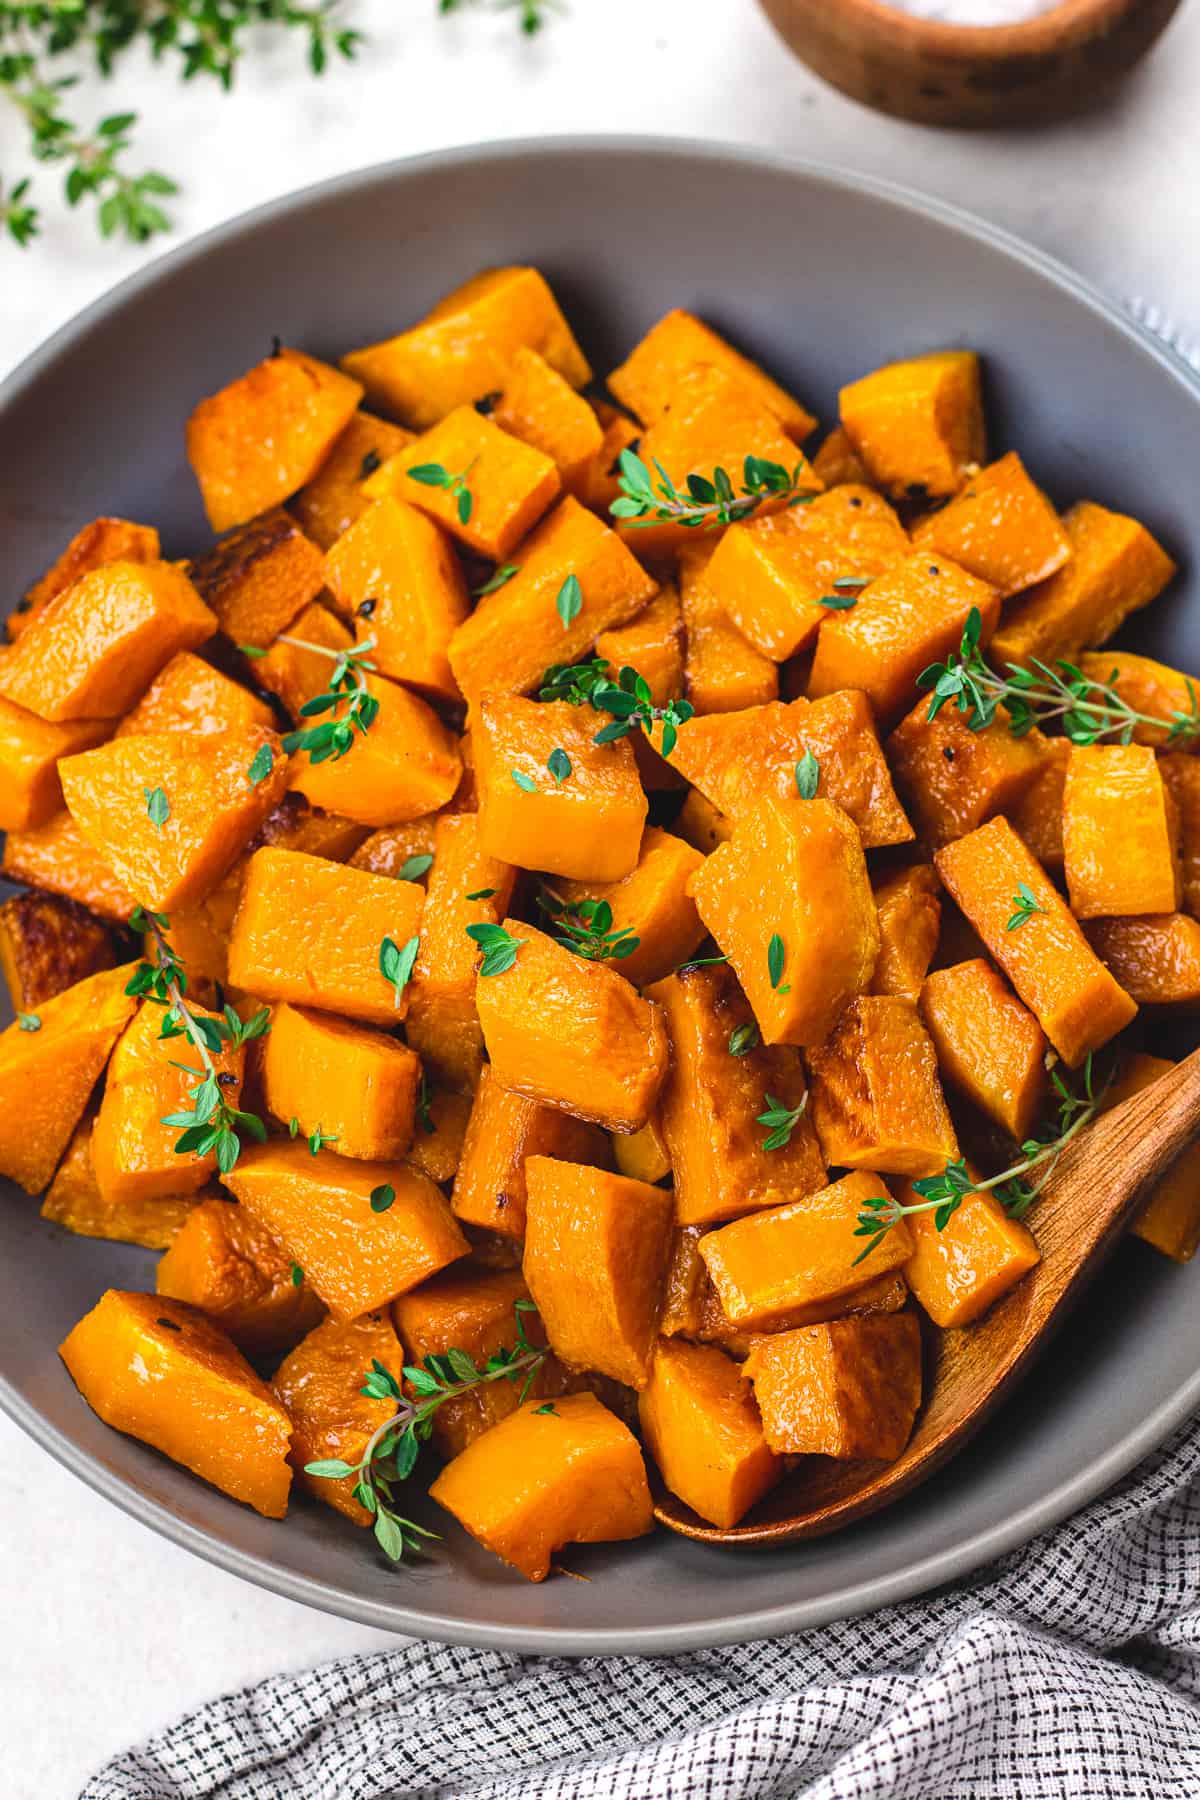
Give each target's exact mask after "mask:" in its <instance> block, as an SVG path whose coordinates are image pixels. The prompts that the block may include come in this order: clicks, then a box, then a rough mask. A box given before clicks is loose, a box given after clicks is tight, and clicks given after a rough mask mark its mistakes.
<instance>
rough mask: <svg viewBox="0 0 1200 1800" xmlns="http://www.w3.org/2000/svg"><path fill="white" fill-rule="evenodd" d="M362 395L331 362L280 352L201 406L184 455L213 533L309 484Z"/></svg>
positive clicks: (192, 422) (191, 421)
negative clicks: (190, 466) (190, 467)
mask: <svg viewBox="0 0 1200 1800" xmlns="http://www.w3.org/2000/svg"><path fill="white" fill-rule="evenodd" d="M362 392H363V391H362V388H361V387H360V386H359V384H358V382H357V381H351V380H350V379H349V378H348V377H347V376H345V375H343V374H341V373H340V372H339V371H338V370H337V369H333V368H331V367H330V366H329V364H328V363H323V362H318V361H317V359H316V358H315V357H312V356H305V355H304V353H303V351H300V350H288V349H281V350H280V351H279V354H278V355H277V356H269V357H268V358H267V359H266V360H265V361H264V362H260V363H257V364H256V365H255V366H254V368H252V369H250V370H248V371H247V373H246V374H245V375H240V376H239V377H238V379H237V380H236V381H231V382H230V383H229V385H228V386H227V387H223V388H222V389H221V390H220V391H219V393H216V394H210V395H209V396H208V398H207V399H205V400H201V402H200V404H199V405H198V406H197V407H196V409H195V411H194V412H193V413H192V416H191V418H190V419H189V420H188V422H187V455H188V461H189V462H190V463H191V465H192V472H193V474H194V475H195V477H196V480H197V482H198V483H199V486H200V493H201V497H202V498H203V501H204V510H205V511H206V512H207V514H208V518H209V523H210V524H211V526H212V528H213V530H214V531H228V530H229V528H230V526H231V525H242V524H244V523H245V521H246V520H247V519H252V518H253V517H254V516H255V514H256V513H261V512H265V511H266V509H267V508H268V507H269V506H278V505H279V503H280V501H281V500H286V499H287V498H288V497H289V495H291V494H294V493H295V492H296V490H297V488H302V487H303V486H304V484H305V483H306V482H308V481H311V480H312V478H313V476H314V475H315V474H316V473H317V471H318V469H319V468H320V467H321V464H322V463H323V462H324V461H325V458H326V457H327V456H328V454H329V452H330V450H331V449H332V448H333V446H334V444H335V443H336V442H337V440H338V438H339V436H340V435H341V433H342V432H343V431H344V430H345V428H346V426H347V425H348V424H349V422H350V420H351V418H352V416H353V414H354V412H355V410H356V408H357V406H358V403H359V401H360V400H361V399H362Z"/></svg>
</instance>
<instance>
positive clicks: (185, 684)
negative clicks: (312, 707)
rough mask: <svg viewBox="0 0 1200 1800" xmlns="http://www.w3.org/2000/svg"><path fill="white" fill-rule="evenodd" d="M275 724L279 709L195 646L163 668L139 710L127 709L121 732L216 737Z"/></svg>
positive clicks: (143, 698) (128, 735)
mask: <svg viewBox="0 0 1200 1800" xmlns="http://www.w3.org/2000/svg"><path fill="white" fill-rule="evenodd" d="M274 723H275V714H274V712H273V710H272V709H271V707H269V706H268V705H267V703H266V701H265V700H260V699H259V698H258V697H257V695H255V694H252V693H251V692H250V690H249V689H248V688H244V687H242V686H241V685H240V684H239V683H238V682H236V681H231V680H230V678H229V676H228V675H222V673H221V671H220V670H219V669H214V668H213V666H212V664H211V663H206V662H205V661H204V659H203V658H202V657H199V656H195V655H194V654H193V653H192V651H190V650H181V651H180V652H179V654H178V656H173V657H172V658H171V660H170V662H169V663H168V664H167V665H166V667H165V668H164V669H160V671H159V673H158V674H157V675H156V676H155V678H154V680H153V681H152V682H151V683H150V686H149V687H148V688H147V689H146V692H145V693H144V694H143V695H142V697H141V699H140V700H139V701H138V703H137V705H136V706H135V707H134V709H133V711H132V712H130V713H126V715H125V717H124V718H123V719H122V720H121V723H120V724H119V725H118V726H117V730H116V735H117V737H132V736H140V735H143V734H144V733H146V732H154V731H182V732H191V733H194V734H195V735H197V736H199V737H212V736H214V735H215V734H216V733H217V732H222V731H248V730H251V729H253V728H254V727H256V726H257V727H259V728H262V727H266V728H267V729H270V727H271V726H272V725H274ZM80 747H81V748H82V746H80Z"/></svg>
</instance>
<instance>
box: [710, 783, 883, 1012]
mask: <svg viewBox="0 0 1200 1800" xmlns="http://www.w3.org/2000/svg"><path fill="white" fill-rule="evenodd" d="M689 886H690V892H691V895H692V898H693V899H694V900H695V902H696V906H697V909H698V911H699V913H700V917H701V918H702V919H703V920H704V923H705V924H706V925H707V926H708V929H709V930H710V931H711V932H712V935H713V937H714V938H715V939H716V940H717V944H718V946H719V948H720V949H721V950H723V951H724V953H725V955H726V956H727V957H728V958H729V961H730V963H731V964H732V966H733V969H734V971H735V973H736V975H737V978H738V980H739V981H740V982H741V984H742V987H743V988H744V989H745V992H746V997H747V999H748V1000H749V1002H750V1004H751V1006H752V1007H753V1009H754V1016H755V1018H756V1019H757V1020H758V1025H759V1029H760V1031H761V1032H762V1035H763V1038H764V1040H765V1041H766V1042H767V1043H768V1044H781V1043H782V1044H802V1045H807V1044H819V1043H821V1042H822V1041H823V1039H825V1038H826V1037H827V1036H828V1035H829V1031H830V1028H831V1027H832V1025H833V1022H834V1020H835V1019H836V1017H837V1015H838V1013H839V1012H840V1011H841V1010H842V1008H843V1006H845V1004H846V1002H847V1001H848V1000H850V999H851V998H852V997H853V995H855V994H860V993H862V991H863V990H864V989H865V988H866V987H868V986H869V984H870V981H871V976H872V974H873V973H874V969H875V963H876V960H877V958H878V956H879V922H878V916H877V914H876V911H875V901H874V897H873V896H872V893H871V883H870V880H869V878H868V875H867V864H866V859H865V857H864V856H863V850H862V840H861V839H860V837H859V835H858V831H857V829H856V827H855V826H854V825H853V824H852V822H851V821H850V819H848V818H847V816H846V814H845V813H844V812H842V810H841V808H840V807H837V806H834V805H832V804H831V802H830V801H828V800H801V799H799V798H796V799H795V800H791V801H786V800H778V799H776V798H775V797H774V796H773V795H764V796H763V798H762V799H761V800H760V801H759V803H758V805H757V807H755V808H753V809H752V810H750V811H747V812H746V813H744V814H743V815H742V817H741V818H740V819H738V820H737V822H736V823H735V825H734V828H733V836H732V837H731V838H730V840H729V842H728V843H727V844H722V845H720V847H719V848H718V849H716V850H714V851H713V853H712V855H711V856H710V857H708V858H707V860H706V861H705V863H704V864H703V866H702V867H701V868H700V869H698V870H697V871H696V873H695V874H694V875H693V876H692V879H691V882H690V884H689Z"/></svg>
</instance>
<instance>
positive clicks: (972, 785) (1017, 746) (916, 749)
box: [886, 698, 1046, 850]
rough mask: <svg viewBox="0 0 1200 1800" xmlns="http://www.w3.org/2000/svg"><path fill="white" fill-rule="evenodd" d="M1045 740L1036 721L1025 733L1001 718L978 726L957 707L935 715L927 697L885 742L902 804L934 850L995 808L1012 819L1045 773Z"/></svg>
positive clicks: (972, 826) (979, 823) (987, 816)
mask: <svg viewBox="0 0 1200 1800" xmlns="http://www.w3.org/2000/svg"><path fill="white" fill-rule="evenodd" d="M1045 747H1046V739H1045V738H1044V737H1043V736H1042V734H1041V732H1040V731H1039V730H1038V729H1037V727H1036V726H1034V728H1033V729H1032V730H1031V731H1029V732H1028V733H1026V735H1025V736H1024V737H1014V736H1013V734H1012V732H1011V731H1009V729H1008V726H1007V724H1005V723H1003V722H1001V721H1000V720H993V721H992V723H991V724H990V725H985V726H984V728H983V730H982V731H972V730H971V728H970V726H969V725H968V724H967V722H966V720H965V719H964V718H963V715H962V714H961V713H960V712H958V711H957V710H956V709H955V708H954V707H952V706H943V707H942V709H941V711H940V712H939V713H938V714H937V716H936V718H933V719H931V718H930V717H929V700H928V698H922V699H921V700H919V701H918V702H917V704H916V706H914V707H913V709H912V711H911V712H910V713H907V714H906V715H905V716H904V718H903V719H902V720H901V721H900V723H899V725H897V727H896V729H895V731H893V733H892V735H891V737H890V738H889V739H888V741H887V746H886V748H887V758H888V762H889V764H890V766H891V770H892V775H893V777H894V779H895V782H896V786H897V787H898V788H899V790H900V794H901V797H902V799H903V801H904V804H905V806H906V807H907V808H908V811H909V814H910V815H911V817H912V819H913V821H914V823H915V824H916V827H917V831H918V832H919V834H920V836H921V840H922V842H923V843H926V844H928V845H930V846H931V848H933V849H935V850H936V849H940V848H941V846H942V845H943V844H949V843H950V842H952V841H953V839H954V838H957V837H965V836H966V834H967V832H968V831H974V829H975V827H976V826H977V825H982V824H983V823H984V822H985V820H987V819H990V818H993V817H994V816H995V814H996V813H1005V814H1006V815H1008V816H1009V817H1010V818H1011V817H1012V815H1013V813H1014V811H1015V809H1016V808H1018V807H1019V806H1020V804H1021V802H1022V800H1024V798H1025V796H1026V795H1027V794H1028V793H1029V791H1030V789H1031V788H1032V787H1033V786H1034V784H1035V783H1036V782H1037V780H1038V778H1039V776H1040V775H1041V773H1042V768H1043V765H1044V760H1045Z"/></svg>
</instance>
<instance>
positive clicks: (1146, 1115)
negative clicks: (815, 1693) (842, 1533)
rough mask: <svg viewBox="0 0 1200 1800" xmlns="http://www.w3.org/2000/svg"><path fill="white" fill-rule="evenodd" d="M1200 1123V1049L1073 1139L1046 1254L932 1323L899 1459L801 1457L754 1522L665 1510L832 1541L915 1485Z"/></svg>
mask: <svg viewBox="0 0 1200 1800" xmlns="http://www.w3.org/2000/svg"><path fill="white" fill-rule="evenodd" d="M1198 1131H1200V1050H1196V1051H1193V1053H1192V1054H1191V1056H1189V1057H1187V1058H1186V1060H1185V1061H1183V1062H1181V1063H1179V1064H1178V1065H1177V1066H1176V1067H1175V1068H1174V1069H1172V1070H1171V1072H1170V1073H1169V1074H1167V1075H1164V1076H1162V1077H1161V1079H1160V1080H1158V1081H1156V1082H1154V1083H1153V1085H1152V1086H1150V1087H1147V1088H1144V1089H1143V1090H1142V1092H1141V1093H1139V1094H1135V1095H1134V1096H1133V1097H1132V1098H1131V1099H1129V1100H1126V1101H1125V1102H1124V1104H1123V1105H1121V1106H1117V1107H1114V1108H1113V1109H1112V1111H1111V1112H1107V1113H1104V1114H1103V1115H1102V1116H1101V1117H1100V1118H1098V1119H1096V1120H1095V1121H1094V1122H1093V1123H1092V1124H1091V1125H1089V1126H1087V1127H1086V1128H1085V1129H1084V1130H1083V1131H1081V1132H1080V1134H1079V1137H1078V1138H1076V1139H1075V1141H1074V1142H1073V1143H1071V1144H1070V1145H1068V1147H1067V1149H1066V1150H1065V1151H1064V1152H1063V1155H1062V1158H1061V1160H1060V1162H1059V1163H1058V1166H1057V1167H1056V1169H1055V1171H1054V1175H1053V1177H1052V1179H1051V1180H1050V1181H1049V1182H1048V1183H1047V1185H1046V1187H1045V1189H1044V1190H1043V1192H1042V1195H1041V1197H1040V1199H1039V1200H1038V1203H1037V1214H1036V1232H1037V1240H1038V1246H1039V1248H1040V1250H1041V1252H1042V1260H1041V1262H1040V1263H1039V1264H1038V1265H1037V1267H1036V1268H1035V1269H1032V1270H1031V1271H1030V1273H1029V1274H1028V1275H1027V1276H1026V1277H1025V1279H1024V1280H1023V1281H1021V1282H1019V1283H1018V1285H1017V1286H1016V1287H1015V1288H1014V1289H1013V1290H1012V1292H1011V1293H1009V1294H1008V1295H1007V1296H1006V1297H1005V1298H1004V1299H1003V1300H1002V1301H1001V1302H1000V1303H999V1305H997V1306H995V1307H994V1308H993V1309H992V1311H991V1312H989V1313H987V1314H986V1315H985V1316H984V1317H983V1318H982V1319H980V1320H979V1321H978V1322H977V1323H976V1324H974V1325H969V1326H966V1327H961V1328H958V1329H956V1330H953V1331H936V1330H931V1331H930V1333H929V1336H928V1339H927V1346H926V1348H927V1355H926V1366H925V1393H926V1395H927V1396H928V1398H927V1401H926V1404H925V1407H924V1409H923V1411H922V1413H921V1416H920V1418H919V1419H918V1421H917V1426H916V1429H915V1431H914V1432H913V1435H912V1438H911V1439H910V1440H909V1444H908V1447H907V1449H906V1450H905V1451H904V1454H903V1455H902V1456H901V1457H900V1458H899V1459H898V1460H897V1461H896V1462H893V1463H879V1462H838V1461H835V1459H834V1458H832V1457H827V1456H819V1457H817V1456H814V1457H804V1458H801V1459H800V1460H799V1462H798V1464H797V1467H796V1468H795V1470H794V1471H793V1472H792V1474H791V1475H789V1476H788V1477H787V1478H786V1479H785V1480H784V1481H783V1482H781V1484H780V1485H779V1486H778V1487H777V1488H776V1489H774V1491H773V1492H772V1493H771V1494H770V1495H768V1496H767V1498H766V1499H765V1500H764V1501H763V1502H762V1503H761V1504H760V1505H759V1506H757V1507H756V1508H755V1509H754V1511H753V1512H752V1514H751V1515H750V1516H749V1518H748V1519H747V1521H746V1522H745V1523H744V1524H741V1525H736V1526H734V1527H733V1528H732V1529H731V1530H720V1529H719V1528H718V1527H716V1526H713V1525H708V1524H705V1522H704V1521H703V1520H702V1519H700V1518H698V1517H697V1516H696V1514H695V1513H693V1512H692V1511H691V1509H690V1508H689V1507H687V1506H685V1505H684V1504H683V1502H682V1501H681V1500H678V1499H676V1497H675V1496H674V1495H673V1494H666V1495H664V1496H663V1497H662V1498H661V1499H660V1500H659V1502H658V1504H657V1505H656V1507H655V1512H656V1514H657V1516H658V1518H659V1519H660V1520H661V1521H662V1523H663V1524H664V1525H668V1526H670V1528H671V1529H672V1530H673V1531H678V1532H681V1533H682V1534H683V1536H685V1537H691V1538H698V1539H700V1540H701V1541H702V1542H704V1543H710V1544H782V1543H788V1542H790V1541H792V1540H793V1539H796V1538H806V1537H821V1536H823V1535H824V1534H826V1533H827V1532H831V1531H838V1530H840V1529H841V1527H842V1526H843V1525H849V1524H851V1523H852V1522H853V1521H854V1520H856V1519H862V1518H866V1516H867V1515H868V1514H869V1513H873V1512H878V1511H879V1510H880V1509H881V1508H882V1507H885V1506H890V1505H891V1504H892V1502H893V1501H895V1500H899V1499H900V1498H901V1497H902V1496H903V1495H905V1494H907V1493H910V1492H911V1491H912V1489H913V1488H915V1487H917V1486H918V1485H919V1484H920V1483H921V1482H922V1481H925V1480H926V1479H927V1478H928V1477H929V1476H930V1475H932V1474H933V1473H934V1472H935V1471H936V1470H937V1469H940V1468H941V1467H942V1466H943V1465H944V1464H945V1463H946V1462H948V1461H949V1459H950V1457H952V1456H953V1455H955V1454H956V1452H957V1451H959V1450H961V1449H962V1447H963V1445H964V1444H966V1443H968V1442H969V1441H970V1439H971V1438H972V1437H973V1436H974V1434H975V1432H977V1431H978V1430H979V1428H980V1426H982V1425H983V1424H984V1423H985V1421H986V1420H987V1418H988V1416H989V1414H991V1413H992V1412H993V1411H994V1410H995V1408H996V1407H997V1406H998V1405H999V1404H1000V1402H1001V1400H1003V1399H1004V1398H1006V1396H1007V1395H1008V1394H1009V1393H1010V1391H1011V1390H1012V1387H1013V1385H1014V1384H1015V1383H1016V1382H1017V1381H1018V1380H1019V1378H1020V1377H1021V1376H1022V1375H1023V1374H1024V1373H1025V1372H1026V1371H1027V1369H1028V1368H1029V1365H1030V1364H1031V1362H1032V1361H1033V1360H1034V1358H1035V1357H1036V1356H1037V1355H1038V1354H1039V1352H1040V1351H1041V1350H1042V1349H1043V1348H1044V1346H1045V1345H1046V1343H1047V1342H1048V1340H1049V1338H1050V1336H1051V1335H1052V1333H1053V1331H1054V1330H1055V1328H1056V1327H1057V1326H1058V1325H1059V1324H1060V1323H1061V1321H1062V1319H1063V1318H1064V1316H1065V1315H1066V1313H1067V1312H1068V1310H1069V1309H1070V1307H1071V1306H1072V1305H1073V1304H1074V1303H1075V1301H1076V1300H1077V1299H1078V1298H1079V1296H1080V1294H1081V1293H1082V1292H1083V1291H1084V1289H1085V1288H1086V1286H1087V1283H1088V1281H1089V1279H1090V1278H1091V1277H1092V1276H1093V1275H1095V1273H1096V1271H1097V1270H1098V1268H1099V1266H1100V1264H1101V1263H1102V1262H1103V1260H1104V1258H1105V1256H1106V1254H1107V1253H1108V1251H1110V1250H1111V1249H1112V1247H1113V1246H1114V1245H1115V1244H1116V1243H1117V1241H1118V1240H1119V1238H1120V1237H1121V1236H1122V1234H1123V1232H1124V1228H1125V1226H1126V1224H1127V1222H1128V1220H1129V1218H1130V1216H1131V1215H1132V1213H1133V1212H1134V1211H1135V1210H1136V1208H1137V1206H1138V1205H1139V1203H1140V1202H1141V1200H1142V1199H1143V1198H1144V1196H1145V1195H1146V1194H1147V1193H1148V1192H1149V1190H1150V1189H1151V1188H1152V1187H1153V1185H1154V1183H1155V1182H1156V1181H1157V1180H1158V1178H1159V1177H1160V1176H1161V1175H1162V1174H1163V1173H1164V1171H1165V1170H1166V1169H1167V1168H1169V1167H1170V1165H1171V1163H1172V1162H1173V1161H1174V1159H1175V1158H1176V1156H1178V1155H1179V1153H1180V1151H1181V1150H1183V1149H1184V1148H1185V1147H1186V1146H1187V1144H1188V1143H1189V1142H1190V1140H1191V1139H1192V1138H1193V1137H1195V1136H1196V1134H1197V1132H1198Z"/></svg>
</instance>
